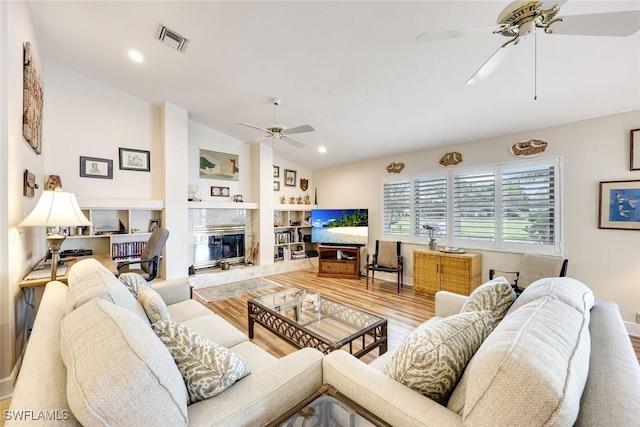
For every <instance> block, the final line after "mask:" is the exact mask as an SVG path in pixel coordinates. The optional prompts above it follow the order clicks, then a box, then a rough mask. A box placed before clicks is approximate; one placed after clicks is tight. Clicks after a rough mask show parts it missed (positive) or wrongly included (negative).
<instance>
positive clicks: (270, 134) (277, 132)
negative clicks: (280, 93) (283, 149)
mask: <svg viewBox="0 0 640 427" xmlns="http://www.w3.org/2000/svg"><path fill="white" fill-rule="evenodd" d="M271 102H273V105H274V106H275V119H274V123H273V124H272V125H269V126H267V127H266V128H263V127H260V126H256V125H252V124H251V123H245V122H239V123H238V124H239V125H243V126H248V127H250V128H253V129H258V130H261V131H263V132H266V135H265V136H262V137H260V138H257V139H254V140H253V141H249V142H248V143H247V144H255V143H256V142H260V141H262V140H264V139H268V138H275V139H283V140H285V141H287V142H288V143H289V144H291V145H293V146H294V147H298V148H301V147H304V146H305V145H306V144H305V143H304V142H302V141H298V140H297V139H295V138H293V137H291V136H290V135H293V134H297V133H304V132H313V131H315V129H314V127H313V126H311V125H308V124H307V125H300V126H296V127H292V128H288V127H286V126H285V125H282V124H279V123H278V105H280V103H281V102H282V100H281V99H280V98H272V99H271Z"/></svg>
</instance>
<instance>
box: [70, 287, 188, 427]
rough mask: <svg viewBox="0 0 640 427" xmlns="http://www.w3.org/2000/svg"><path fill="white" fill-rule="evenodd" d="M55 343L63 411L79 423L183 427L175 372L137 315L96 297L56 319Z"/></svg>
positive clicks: (181, 391) (182, 399)
mask: <svg viewBox="0 0 640 427" xmlns="http://www.w3.org/2000/svg"><path fill="white" fill-rule="evenodd" d="M127 292H128V291H127ZM60 341H61V354H62V359H63V360H64V363H65V365H66V367H67V399H68V401H69V407H70V408H71V410H72V411H73V414H74V416H75V417H76V418H77V419H78V420H79V421H80V422H81V423H82V424H83V425H172V426H181V425H186V424H187V400H188V395H187V390H186V388H185V385H184V382H183V381H182V377H181V375H180V371H178V369H177V368H176V365H175V363H174V361H173V358H172V357H171V354H170V353H169V351H168V350H167V349H166V347H165V346H164V345H163V344H162V342H161V341H160V340H159V339H158V337H156V336H155V335H154V333H153V331H152V330H151V328H150V327H149V326H148V325H147V324H146V323H144V322H143V321H142V320H140V318H139V317H138V316H136V315H134V314H133V313H131V312H130V311H128V310H126V309H124V308H122V307H118V306H116V305H114V304H112V303H110V302H108V301H104V300H102V299H99V298H96V299H93V300H91V301H89V302H88V303H86V304H84V305H82V306H81V307H78V308H77V309H76V310H74V311H73V312H71V313H70V314H68V315H67V316H66V317H65V318H64V319H63V320H62V324H61V338H60Z"/></svg>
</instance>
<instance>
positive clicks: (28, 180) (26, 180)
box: [22, 169, 39, 197]
mask: <svg viewBox="0 0 640 427" xmlns="http://www.w3.org/2000/svg"><path fill="white" fill-rule="evenodd" d="M36 188H39V186H38V184H36V175H35V174H33V173H31V172H29V170H28V169H25V170H24V174H23V175H22V195H23V196H27V197H33V196H35V190H36Z"/></svg>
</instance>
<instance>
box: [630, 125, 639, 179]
mask: <svg viewBox="0 0 640 427" xmlns="http://www.w3.org/2000/svg"><path fill="white" fill-rule="evenodd" d="M631 170H632V171H638V170H640V129H632V130H631Z"/></svg>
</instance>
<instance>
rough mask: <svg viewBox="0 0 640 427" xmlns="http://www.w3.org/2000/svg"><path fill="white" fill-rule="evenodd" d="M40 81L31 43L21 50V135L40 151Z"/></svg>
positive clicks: (35, 149)
mask: <svg viewBox="0 0 640 427" xmlns="http://www.w3.org/2000/svg"><path fill="white" fill-rule="evenodd" d="M42 98H43V92H42V82H41V80H40V75H39V74H38V70H37V68H36V64H35V60H34V58H33V48H32V46H31V43H29V42H26V43H25V44H24V50H23V77H22V136H23V137H24V139H26V140H27V142H28V143H29V145H31V147H32V148H33V150H34V151H35V152H36V153H38V154H40V153H42V106H43V105H44V104H43V99H42Z"/></svg>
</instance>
